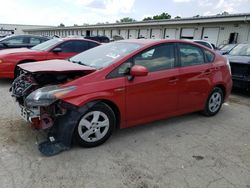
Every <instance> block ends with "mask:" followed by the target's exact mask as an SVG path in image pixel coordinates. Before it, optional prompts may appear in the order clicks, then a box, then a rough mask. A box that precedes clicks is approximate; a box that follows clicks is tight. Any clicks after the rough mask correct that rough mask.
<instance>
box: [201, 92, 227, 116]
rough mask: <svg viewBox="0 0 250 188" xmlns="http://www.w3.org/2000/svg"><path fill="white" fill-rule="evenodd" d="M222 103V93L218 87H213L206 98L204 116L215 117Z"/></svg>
mask: <svg viewBox="0 0 250 188" xmlns="http://www.w3.org/2000/svg"><path fill="white" fill-rule="evenodd" d="M223 102H224V95H223V91H222V89H221V88H219V87H215V88H214V89H213V90H212V92H211V93H210V95H209V96H208V99H207V102H206V106H205V108H204V110H203V114H204V115H205V116H214V115H216V114H217V113H218V112H219V111H220V109H221V106H222V104H223Z"/></svg>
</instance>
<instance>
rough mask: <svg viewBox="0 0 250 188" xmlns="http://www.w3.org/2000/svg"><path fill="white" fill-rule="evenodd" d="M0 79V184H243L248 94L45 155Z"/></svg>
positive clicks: (248, 144)
mask: <svg viewBox="0 0 250 188" xmlns="http://www.w3.org/2000/svg"><path fill="white" fill-rule="evenodd" d="M10 83H11V82H10V81H9V80H0V96H1V98H0V125H1V129H0V163H1V164H0V182H1V185H0V187H3V188H4V187H18V188H27V187H36V188H39V187H81V188H84V187H88V188H89V187H90V188H92V187H93V188H95V187H100V188H105V187H107V188H112V187H114V188H120V187H133V188H137V187H138V188H139V187H145V188H146V187H154V188H157V187H163V188H168V187H171V188H172V187H173V188H183V187H187V188H191V187H192V188H194V187H197V188H202V187H204V188H205V187H206V188H211V187H214V188H224V187H225V188H231V187H237V188H238V187H240V188H241V187H242V188H243V187H246V188H249V187H250V96H247V95H244V94H240V93H234V94H233V95H231V97H230V100H229V101H228V103H226V104H225V105H224V106H223V108H222V110H221V112H220V113H219V114H218V115H217V116H215V117H212V118H207V117H204V116H201V115H200V114H199V113H193V114H189V115H185V116H181V117H176V118H171V119H168V120H162V121H157V122H155V123H150V124H147V125H144V126H138V127H135V128H129V129H125V130H118V131H116V132H115V133H114V135H113V136H112V137H111V139H109V140H108V141H107V142H106V143H105V144H104V145H102V146H99V147H96V148H92V149H86V148H80V147H77V146H74V147H73V148H72V149H71V150H69V151H66V152H63V153H61V154H59V155H57V156H53V157H49V158H48V157H44V156H42V155H41V154H40V153H39V152H38V150H37V142H38V141H39V140H41V139H42V138H43V137H44V134H43V133H42V132H37V131H33V130H31V129H30V128H29V127H28V124H27V123H25V122H24V121H23V120H21V119H20V118H19V116H18V115H17V113H16V108H15V105H14V104H13V102H12V99H11V97H10V94H9V93H8V89H9V87H10Z"/></svg>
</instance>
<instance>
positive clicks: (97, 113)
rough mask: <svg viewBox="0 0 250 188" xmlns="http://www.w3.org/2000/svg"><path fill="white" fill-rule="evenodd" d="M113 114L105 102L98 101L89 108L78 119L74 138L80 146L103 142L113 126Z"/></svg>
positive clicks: (95, 144)
mask: <svg viewBox="0 0 250 188" xmlns="http://www.w3.org/2000/svg"><path fill="white" fill-rule="evenodd" d="M115 122H116V119H115V114H114V112H113V110H112V109H111V108H110V107H109V106H108V105H107V104H105V103H98V104H96V105H95V106H93V107H92V108H91V109H89V110H88V111H87V112H86V113H84V114H83V115H82V117H81V118H80V119H79V121H78V125H77V126H76V129H75V138H76V141H77V142H78V144H79V145H80V146H82V147H95V146H98V145H101V144H103V143H104V142H105V141H106V140H107V139H108V138H109V137H110V136H111V134H112V132H113V130H114V127H115Z"/></svg>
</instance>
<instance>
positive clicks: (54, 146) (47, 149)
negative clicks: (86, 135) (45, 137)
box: [38, 141, 70, 157]
mask: <svg viewBox="0 0 250 188" xmlns="http://www.w3.org/2000/svg"><path fill="white" fill-rule="evenodd" d="M38 149H39V151H40V152H41V153H42V154H43V155H45V156H47V157H50V156H53V155H56V154H59V153H61V152H62V151H65V150H68V149H70V147H66V146H65V145H63V144H62V143H61V142H56V141H54V142H51V141H45V142H42V143H40V144H39V145H38Z"/></svg>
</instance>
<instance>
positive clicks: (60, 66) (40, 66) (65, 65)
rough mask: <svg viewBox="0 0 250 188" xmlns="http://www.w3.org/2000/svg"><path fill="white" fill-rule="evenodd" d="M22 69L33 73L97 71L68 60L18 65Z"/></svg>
mask: <svg viewBox="0 0 250 188" xmlns="http://www.w3.org/2000/svg"><path fill="white" fill-rule="evenodd" d="M18 66H19V67H20V68H21V69H23V70H26V71H28V72H31V73H38V72H40V73H44V72H74V71H76V72H79V71H83V72H94V71H95V70H96V69H95V68H92V67H88V66H83V65H79V64H76V63H72V62H69V61H67V60H59V59H58V60H57V59H56V60H48V61H38V62H34V63H24V64H20V65H18Z"/></svg>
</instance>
